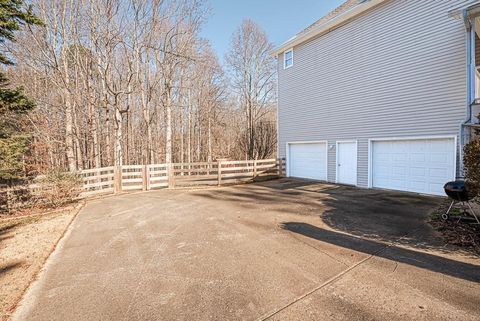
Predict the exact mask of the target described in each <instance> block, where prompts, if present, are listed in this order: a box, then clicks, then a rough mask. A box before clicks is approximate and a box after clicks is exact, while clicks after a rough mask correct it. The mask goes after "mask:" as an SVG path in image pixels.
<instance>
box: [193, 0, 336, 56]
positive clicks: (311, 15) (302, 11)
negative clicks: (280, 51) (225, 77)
mask: <svg viewBox="0 0 480 321" xmlns="http://www.w3.org/2000/svg"><path fill="white" fill-rule="evenodd" d="M207 1H208V3H209V5H210V8H211V16H210V17H209V19H208V21H207V23H206V25H205V26H204V28H203V31H202V36H203V37H204V38H207V39H209V40H210V42H211V44H212V46H213V48H214V49H215V51H216V52H217V54H218V56H219V58H220V59H221V60H223V57H224V55H225V53H226V52H227V51H228V48H229V45H230V38H231V35H232V33H233V32H234V31H235V29H236V28H238V26H239V25H240V24H241V22H242V20H243V19H244V18H250V19H252V20H254V21H255V22H257V23H258V24H260V26H261V27H262V28H263V29H264V30H265V31H266V33H267V35H268V37H269V39H270V41H271V42H273V44H274V45H276V46H277V45H279V44H281V43H283V42H285V41H286V40H288V39H289V38H291V37H292V36H294V35H295V34H296V33H297V32H298V31H300V30H302V29H303V28H305V27H307V26H309V25H310V24H311V23H313V22H315V21H316V20H318V19H319V18H321V17H322V16H323V15H324V14H326V13H327V12H329V11H330V10H332V9H334V8H335V7H337V6H339V5H340V4H341V3H342V2H344V0H207Z"/></svg>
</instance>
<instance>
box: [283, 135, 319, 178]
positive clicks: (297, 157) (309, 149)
mask: <svg viewBox="0 0 480 321" xmlns="http://www.w3.org/2000/svg"><path fill="white" fill-rule="evenodd" d="M288 152H289V157H288V165H287V166H288V174H289V176H292V177H301V178H311V179H318V180H323V181H326V180H327V144H326V143H290V144H288Z"/></svg>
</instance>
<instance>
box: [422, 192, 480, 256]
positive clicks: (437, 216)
mask: <svg viewBox="0 0 480 321" xmlns="http://www.w3.org/2000/svg"><path fill="white" fill-rule="evenodd" d="M449 205H450V200H446V201H445V202H444V203H442V205H441V206H440V207H439V208H438V209H437V210H436V211H435V212H434V213H433V214H432V216H431V219H430V221H429V223H430V225H432V226H433V228H435V229H436V230H437V231H438V232H440V233H441V235H442V237H443V239H444V240H445V243H446V244H448V245H452V246H455V247H457V248H458V249H459V250H461V251H465V252H467V253H469V254H473V255H476V256H480V225H479V224H475V223H474V222H473V220H468V221H466V220H463V219H460V220H459V219H457V218H455V216H458V215H461V212H462V209H461V208H460V207H459V206H455V207H454V208H452V210H451V211H450V215H451V218H450V219H449V220H447V221H445V220H443V219H442V217H441V215H442V214H443V213H445V212H446V211H447V209H448V206H449ZM472 205H473V207H474V210H475V211H476V213H477V215H478V214H480V210H479V209H480V206H479V205H478V204H472Z"/></svg>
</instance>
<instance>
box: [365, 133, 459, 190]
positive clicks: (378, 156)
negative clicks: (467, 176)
mask: <svg viewBox="0 0 480 321" xmlns="http://www.w3.org/2000/svg"><path fill="white" fill-rule="evenodd" d="M371 148H372V151H371V157H372V160H371V171H372V174H371V179H372V182H371V185H372V187H378V188H386V189H395V190H401V191H409V192H417V193H426V194H437V195H443V194H444V192H443V185H444V184H445V183H446V182H448V181H451V180H453V179H454V178H455V157H456V155H455V140H454V139H453V138H445V139H444V138H439V139H415V140H385V141H372V143H371Z"/></svg>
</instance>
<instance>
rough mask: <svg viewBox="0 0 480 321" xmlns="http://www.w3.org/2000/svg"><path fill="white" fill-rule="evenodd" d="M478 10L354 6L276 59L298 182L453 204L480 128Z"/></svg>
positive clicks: (391, 3) (428, 3) (282, 142)
mask: <svg viewBox="0 0 480 321" xmlns="http://www.w3.org/2000/svg"><path fill="white" fill-rule="evenodd" d="M479 2H480V1H466V0H436V1H434V0H425V1H415V0H367V1H365V0H363V1H361V0H348V1H347V2H345V3H344V4H343V5H341V6H340V7H339V8H337V9H336V10H334V11H332V12H331V13H329V14H328V15H327V16H325V17H323V18H321V19H320V20H318V21H317V22H315V23H314V24H313V25H311V26H310V27H308V28H307V29H305V30H303V31H301V32H300V33H298V34H297V35H296V36H295V37H293V38H291V39H290V40H288V41H287V42H286V43H284V44H283V45H281V46H279V47H278V48H276V49H275V55H276V56H277V57H278V149H279V150H278V153H279V156H280V157H285V158H286V160H287V175H288V176H291V177H302V178H310V179H316V180H322V181H328V182H336V183H343V184H351V185H356V186H359V187H370V188H382V189H392V190H401V191H410V192H417V193H425V194H434V195H444V193H443V185H444V184H445V183H446V182H447V181H450V180H453V179H455V178H456V177H461V173H462V165H461V164H462V147H463V145H464V144H465V143H466V142H468V140H469V139H470V136H471V132H472V128H473V127H475V126H478V119H477V118H476V115H477V114H478V105H477V102H478V101H477V100H476V98H477V97H479V93H480V91H479V90H478V88H477V87H479V86H478V84H479V81H478V79H479V76H478V75H479V73H478V71H477V69H476V64H475V61H479V62H480V38H479V37H478V35H479V34H480V33H479V32H480V24H479V22H478V20H477V18H476V17H477V15H480V4H477V3H479ZM479 65H480V63H479Z"/></svg>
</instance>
